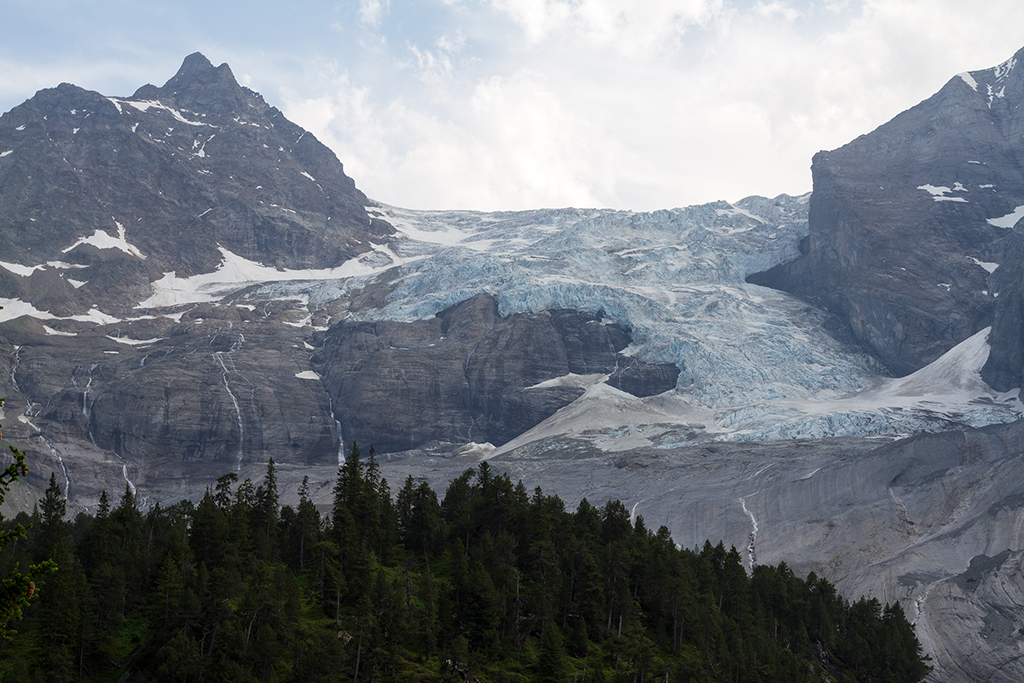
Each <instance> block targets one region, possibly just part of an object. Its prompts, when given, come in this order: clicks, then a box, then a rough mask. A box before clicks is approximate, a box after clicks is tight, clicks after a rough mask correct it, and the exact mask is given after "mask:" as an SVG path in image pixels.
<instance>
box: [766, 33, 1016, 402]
mask: <svg viewBox="0 0 1024 683" xmlns="http://www.w3.org/2000/svg"><path fill="white" fill-rule="evenodd" d="M1022 57H1024V54H1022V53H1018V54H1017V55H1016V56H1014V57H1013V58H1012V59H1010V60H1009V61H1007V62H1006V63H1004V64H1001V65H1000V66H998V67H995V68H994V69H990V70H985V71H976V72H971V73H967V74H962V75H959V76H955V77H954V78H952V79H951V80H950V81H949V82H948V83H947V84H946V85H945V86H944V87H943V88H942V89H941V90H940V91H939V92H938V93H936V94H935V95H934V96H932V97H931V98H929V99H927V100H925V101H924V102H922V103H921V104H919V105H917V106H915V107H913V108H912V109H909V110H907V111H906V112H904V113H902V114H900V115H899V116H897V117H896V118H895V119H893V120H892V121H890V122H889V123H886V124H885V125H883V126H880V127H879V128H878V129H877V130H875V131H874V132H872V133H870V134H868V135H863V136H861V137H859V138H857V139H856V140H854V141H853V142H850V143H849V144H847V145H845V146H843V147H841V148H839V149H837V150H833V151H831V152H820V153H818V154H817V155H815V157H814V160H813V163H812V167H811V172H812V176H813V182H814V192H813V194H812V195H811V202H810V214H809V224H810V236H809V239H808V240H807V242H806V243H804V245H803V246H802V250H803V251H804V255H803V256H802V257H801V258H799V259H797V260H796V261H794V262H792V263H788V264H785V265H782V266H778V267H776V268H774V269H772V270H770V271H768V272H765V273H761V274H758V275H755V276H752V277H751V278H749V281H750V282H756V283H759V284H765V285H768V286H772V287H776V288H780V289H783V290H785V291H789V292H793V293H795V294H798V295H800V296H802V297H806V298H808V299H810V300H812V301H815V302H818V303H821V304H823V305H824V306H826V307H827V308H829V309H830V310H832V311H833V312H835V313H837V314H839V315H841V316H842V317H843V318H845V319H846V320H847V321H848V322H849V324H850V327H851V328H852V330H853V332H854V334H855V335H856V337H857V338H858V339H859V340H860V341H861V342H862V343H864V344H865V345H866V346H868V347H869V348H871V349H872V350H873V351H874V352H875V353H876V354H877V355H878V356H879V358H881V359H882V360H883V362H885V363H886V365H887V366H888V367H889V369H890V370H891V371H892V372H893V373H895V374H897V375H904V374H907V373H909V372H911V371H914V370H917V369H918V368H920V367H922V366H924V365H925V364H927V363H929V362H931V361H932V360H934V359H935V358H936V357H938V356H939V355H941V354H942V353H943V352H945V351H946V350H948V349H949V348H950V347H952V346H953V345H954V344H956V343H958V342H960V341H962V340H963V339H966V338H967V337H969V336H970V335H972V334H973V333H974V332H976V331H977V330H979V329H981V328H982V327H985V326H986V325H988V324H989V321H990V319H991V317H992V314H993V308H994V305H995V303H996V301H995V299H994V298H993V291H992V287H991V285H990V284H989V283H988V278H989V274H990V272H991V271H992V270H993V269H994V268H995V266H996V265H997V264H999V263H1002V262H1003V258H1004V251H1005V248H1006V242H1007V240H1008V238H1009V235H1010V228H1012V227H1013V224H1014V222H1015V221H1016V219H1017V218H1018V217H1019V216H1016V214H1015V213H1014V212H1015V210H1016V208H1017V207H1018V206H1020V205H1022V204H1024V172H1022V170H1021V169H1022V166H1021V164H1022V162H1024V120H1022V119H1021V117H1020V115H1019V112H1020V107H1021V106H1022V105H1024V65H1020V64H1018V60H1019V59H1020V58H1022ZM998 336H999V335H998V334H997V337H998ZM993 353H994V354H996V355H998V353H997V352H995V351H994V352H993ZM1018 374H1019V373H1018ZM1019 384H1020V382H1019V380H1018V381H1017V382H1016V384H1014V386H1019Z"/></svg>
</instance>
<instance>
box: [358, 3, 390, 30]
mask: <svg viewBox="0 0 1024 683" xmlns="http://www.w3.org/2000/svg"><path fill="white" fill-rule="evenodd" d="M387 11H388V1H387V0H359V18H360V19H361V20H362V22H363V23H365V24H369V25H370V26H379V25H380V22H381V18H382V17H383V15H384V14H386V13H387Z"/></svg>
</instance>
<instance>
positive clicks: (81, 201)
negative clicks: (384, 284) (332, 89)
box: [0, 53, 392, 315]
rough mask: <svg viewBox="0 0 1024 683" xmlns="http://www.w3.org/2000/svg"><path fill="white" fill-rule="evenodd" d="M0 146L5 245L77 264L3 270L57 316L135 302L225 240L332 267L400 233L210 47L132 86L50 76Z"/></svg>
mask: <svg viewBox="0 0 1024 683" xmlns="http://www.w3.org/2000/svg"><path fill="white" fill-rule="evenodd" d="M0 148H2V149H3V151H4V152H5V157H4V158H3V159H2V160H0V223H2V224H3V225H4V226H6V229H4V230H0V253H2V254H3V259H4V260H5V261H6V262H10V263H14V264H21V265H24V266H26V267H36V266H37V265H38V264H41V263H45V262H47V261H59V262H65V263H68V264H70V266H69V268H66V269H64V272H62V271H61V270H59V269H56V268H49V269H45V268H37V269H36V271H35V272H33V273H32V276H31V277H28V278H24V279H21V278H15V277H11V276H8V275H5V276H4V277H3V278H2V279H0V296H6V297H22V298H27V299H30V300H33V301H38V302H40V304H42V305H45V306H50V308H49V309H48V310H51V311H52V312H53V313H55V314H58V315H67V314H69V313H84V312H85V311H87V310H89V308H91V307H93V306H97V307H99V308H100V309H101V310H105V311H107V312H110V313H116V311H118V310H120V311H124V310H127V309H130V308H131V307H132V306H134V305H135V304H137V303H138V302H140V301H142V300H144V299H146V298H147V296H148V295H149V283H150V282H153V281H155V280H157V279H159V278H161V277H162V276H163V275H164V274H165V273H168V272H171V271H174V272H175V273H176V275H177V276H178V277H186V276H189V275H194V274H197V273H204V272H210V271H212V270H214V269H215V268H216V267H217V265H218V264H219V263H220V262H221V260H222V259H223V255H222V253H221V252H220V251H219V248H221V247H222V248H224V249H227V250H229V251H231V252H233V253H235V254H237V255H239V256H242V257H244V258H247V259H250V260H253V261H258V262H261V263H265V264H268V265H274V266H277V267H279V268H309V267H317V268H323V267H332V266H338V265H340V264H342V263H343V262H345V261H346V260H348V259H350V258H352V257H353V256H356V255H358V254H360V253H362V252H364V251H366V250H367V249H369V246H368V244H367V240H366V238H367V237H379V236H382V235H387V234H390V233H391V232H392V229H391V227H390V226H389V225H387V224H386V223H384V222H383V221H380V220H378V219H373V218H371V217H370V216H369V215H367V213H366V211H365V209H364V206H365V204H366V203H367V200H366V197H365V196H364V195H363V194H362V192H360V191H359V190H357V189H356V187H355V184H354V183H353V181H352V180H351V178H349V177H348V176H346V175H345V173H344V170H343V168H342V165H341V163H340V162H339V161H338V159H337V157H335V155H334V154H333V153H332V152H331V151H330V150H328V149H327V148H326V147H324V146H323V145H322V144H321V143H320V142H318V141H317V140H316V138H315V137H313V135H312V134H310V133H308V132H306V131H304V130H302V129H301V128H299V127H298V126H296V125H295V124H293V123H291V122H290V121H288V120H287V119H286V118H285V117H284V116H283V115H282V114H281V112H280V111H279V110H277V109H276V108H274V107H271V106H269V105H267V104H266V102H264V100H263V98H262V97H260V96H259V95H258V94H257V93H254V92H252V91H251V90H248V89H246V88H243V87H242V86H240V85H238V83H236V82H235V79H234V77H233V76H232V74H231V70H230V69H229V68H228V66H227V65H226V64H223V65H221V66H219V67H214V66H213V65H212V64H210V62H209V61H208V60H207V59H206V58H205V57H203V56H202V55H201V54H198V53H196V54H193V55H190V56H189V57H187V58H186V59H185V62H184V63H183V64H182V67H181V69H180V70H179V71H178V73H177V74H175V76H174V77H173V78H171V79H170V80H169V81H168V82H167V83H166V84H165V85H164V86H163V87H161V88H158V87H155V86H151V85H147V86H143V87H142V88H140V89H139V90H138V91H137V92H136V93H135V94H134V95H133V96H132V97H128V98H108V97H104V96H103V95H100V94H99V93H96V92H90V91H87V90H83V89H82V88H78V87H76V86H73V85H69V84H62V85H60V86H58V87H56V88H52V89H48V90H42V91H40V92H39V93H37V94H36V95H35V96H34V97H33V98H32V99H30V100H28V101H27V102H25V103H24V104H22V105H20V106H18V107H15V108H14V109H12V110H11V111H10V112H8V113H6V114H5V115H4V116H3V117H0ZM104 242H105V243H106V244H107V245H109V244H122V243H123V245H124V246H122V247H120V248H116V249H109V248H100V247H98V246H97V245H100V246H104ZM127 245H131V246H132V247H134V250H132V249H130V248H128V246H127ZM72 269H73V270H74V274H73V275H66V271H68V270H72ZM67 277H72V279H74V280H75V281H77V282H84V283H85V284H84V285H81V286H78V287H76V286H74V285H72V284H71V283H70V282H69V281H68V280H67Z"/></svg>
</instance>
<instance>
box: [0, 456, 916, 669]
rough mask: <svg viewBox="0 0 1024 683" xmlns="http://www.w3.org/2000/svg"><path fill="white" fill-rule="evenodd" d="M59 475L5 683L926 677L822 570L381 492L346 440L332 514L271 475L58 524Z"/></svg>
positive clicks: (891, 629) (882, 623)
mask: <svg viewBox="0 0 1024 683" xmlns="http://www.w3.org/2000/svg"><path fill="white" fill-rule="evenodd" d="M66 512H67V511H66V503H65V500H64V498H63V495H62V492H61V489H60V487H59V486H58V484H57V482H56V479H54V478H52V477H51V480H50V486H49V488H48V489H47V490H46V493H45V497H44V498H43V500H42V501H41V502H40V504H39V505H38V506H37V507H36V509H35V511H34V512H33V514H31V515H28V514H25V513H22V514H19V515H18V517H17V518H15V519H13V520H5V522H4V524H5V526H7V527H13V526H14V525H16V524H18V523H20V524H23V525H24V526H26V527H28V526H29V525H31V527H30V529H29V531H28V536H27V538H26V539H19V540H17V541H16V542H14V543H10V544H9V545H8V546H7V547H5V548H3V550H2V556H0V565H2V566H0V571H2V573H3V575H5V576H6V575H7V574H8V573H9V572H10V571H11V570H19V568H20V570H24V569H25V568H27V567H29V566H31V565H34V564H38V563H40V562H42V561H44V560H53V561H54V562H55V563H56V565H57V567H58V569H57V570H56V571H54V572H52V573H49V574H46V575H45V576H44V577H42V578H41V579H39V580H38V581H37V583H36V584H34V593H35V594H34V595H33V596H32V600H31V604H30V605H29V606H28V607H27V608H25V609H24V610H23V614H24V616H23V618H22V619H21V620H19V621H12V622H11V623H9V624H8V630H9V632H10V633H9V637H8V638H7V639H6V640H3V641H0V678H2V680H3V681H11V682H14V681H18V682H21V681H24V682H34V681H40V682H43V681H45V682H46V683H60V682H63V681H111V682H114V681H122V682H125V683H128V682H133V683H141V682H145V681H168V682H170V681H181V682H185V681H206V682H210V683H212V682H214V681H231V682H236V683H237V682H245V681H260V682H270V681H282V682H284V681H342V682H345V683H398V682H423V683H426V682H428V681H438V682H444V683H447V682H462V683H475V682H477V681H479V682H480V683H491V682H493V683H528V682H537V683H686V682H688V681H714V682H719V681H720V682H722V683H725V682H730V683H746V682H754V681H787V682H794V683H798V682H801V681H835V682H837V683H840V682H842V683H845V682H850V683H852V682H867V681H872V682H876V683H882V682H892V683H897V682H907V683H909V682H912V681H919V680H921V679H922V678H923V677H924V676H925V675H926V674H927V672H928V671H929V667H928V665H927V662H926V661H924V660H923V659H922V655H921V646H920V644H919V642H918V641H917V639H916V637H915V635H914V631H913V627H912V626H911V624H910V623H909V622H908V621H907V619H906V617H905V616H904V613H903V611H902V609H901V608H900V607H899V605H898V604H894V605H882V604H880V603H879V602H878V601H877V600H874V599H870V600H869V599H858V600H856V601H854V602H850V601H849V600H847V599H845V598H844V597H842V596H840V595H838V594H837V593H836V590H835V588H834V587H833V586H832V585H831V584H830V583H829V582H828V581H826V580H824V579H822V578H819V577H816V576H815V575H814V574H811V575H810V576H808V577H806V578H801V577H798V576H795V575H794V574H793V572H792V571H791V570H790V569H789V568H788V567H787V566H786V565H785V564H779V565H778V566H764V565H758V566H754V567H753V568H751V567H750V566H749V565H748V564H747V563H745V562H744V558H743V557H742V556H741V554H740V553H739V552H738V551H737V550H736V549H735V548H730V549H726V548H725V547H723V545H722V544H721V543H719V544H718V545H712V543H711V542H705V544H704V546H703V547H702V548H680V547H677V545H676V544H675V543H674V542H673V540H672V538H671V537H670V535H669V533H668V530H667V529H666V528H665V527H662V528H660V529H658V530H652V529H648V528H647V527H646V526H645V524H644V520H643V518H642V517H636V518H635V519H631V516H630V514H629V511H628V510H627V509H626V508H625V506H624V505H622V503H620V502H618V501H610V502H608V503H606V504H604V505H603V506H602V507H597V506H594V505H591V504H590V503H588V502H587V501H586V500H583V501H581V502H580V503H579V505H578V506H577V507H576V509H575V510H567V509H566V505H565V503H564V502H563V501H562V500H560V499H559V498H558V497H556V496H552V495H545V494H544V493H543V491H541V489H540V488H537V489H535V490H534V491H533V492H529V491H527V489H526V488H525V486H524V485H523V484H522V482H519V483H513V482H512V481H511V480H510V478H509V477H508V476H507V475H504V474H501V475H498V474H495V473H494V472H493V471H492V469H491V468H490V467H489V466H488V464H487V463H486V462H483V463H481V464H480V465H479V466H478V467H477V468H475V469H469V470H466V471H465V472H464V473H463V474H462V475H461V476H459V477H458V478H456V479H454V480H453V481H451V482H450V484H449V486H448V488H447V490H446V491H445V492H444V495H443V496H442V497H440V498H439V497H438V495H437V494H436V493H435V491H434V490H433V489H431V488H430V487H429V486H427V484H425V483H419V484H417V482H415V481H413V480H412V479H411V478H409V479H407V480H406V481H405V482H404V483H402V484H401V485H400V487H399V488H398V490H397V493H396V492H394V491H393V490H392V488H391V487H390V485H389V483H388V482H387V481H386V480H385V479H383V478H382V477H381V475H380V472H379V469H378V467H377V464H376V462H375V459H374V457H373V452H372V449H371V451H370V453H369V454H368V457H365V458H363V457H361V454H360V451H359V448H358V447H357V446H355V444H353V447H352V449H351V454H350V456H349V457H348V458H347V461H346V463H345V464H344V465H343V466H342V467H340V468H339V471H338V476H337V480H336V483H335V487H334V498H333V507H332V509H330V510H326V509H325V510H323V511H322V512H321V510H319V509H318V508H317V507H316V506H315V505H314V504H313V503H312V501H311V500H310V496H309V487H308V485H307V484H306V482H304V484H303V488H302V489H301V490H300V502H299V504H298V506H297V507H291V506H281V505H280V504H279V500H278V491H277V481H276V476H275V469H274V463H273V461H271V462H270V463H269V465H268V467H267V472H266V476H265V478H264V479H263V481H262V482H261V483H259V484H258V485H255V484H254V483H253V482H252V481H250V480H244V481H239V480H238V477H237V475H235V474H234V473H231V474H226V475H224V476H223V477H221V478H220V479H219V480H218V481H217V484H216V486H215V487H214V488H213V489H212V490H207V492H206V494H205V496H204V497H203V498H202V499H201V500H200V501H199V502H198V503H192V502H188V501H183V502H180V503H177V504H175V505H173V506H169V507H162V506H155V507H152V508H151V509H148V510H145V511H143V510H142V509H141V508H140V505H139V501H137V500H136V498H135V496H134V495H133V494H132V492H131V491H130V490H127V489H126V490H125V492H124V494H123V495H122V496H120V498H119V499H115V500H111V499H108V498H107V496H106V494H104V496H103V498H102V499H101V501H100V505H99V506H98V508H97V509H96V510H95V514H86V513H81V514H78V515H77V516H75V517H74V518H73V519H68V516H67V514H66Z"/></svg>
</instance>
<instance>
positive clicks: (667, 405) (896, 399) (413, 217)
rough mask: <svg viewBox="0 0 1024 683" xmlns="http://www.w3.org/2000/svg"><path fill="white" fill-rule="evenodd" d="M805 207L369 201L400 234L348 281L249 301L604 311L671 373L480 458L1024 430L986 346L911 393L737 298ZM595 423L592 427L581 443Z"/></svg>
mask: <svg viewBox="0 0 1024 683" xmlns="http://www.w3.org/2000/svg"><path fill="white" fill-rule="evenodd" d="M808 199H809V195H803V196H800V197H791V196H788V195H780V196H779V197H776V198H774V199H767V198H763V197H749V198H747V199H744V200H741V201H739V202H736V203H734V204H733V203H728V202H724V201H720V202H714V203H710V204H704V205H700V206H692V207H685V208H676V209H670V210H661V211H654V212H632V211H621V210H606V209H575V208H566V209H540V210H533V211H515V212H490V213H488V212H475V211H420V210H412V209H402V208H399V207H394V206H389V205H385V204H380V203H374V204H373V205H371V206H369V207H367V209H368V211H369V212H370V213H371V215H375V216H377V217H379V218H382V219H384V220H386V221H388V222H389V223H391V224H392V225H393V226H394V227H395V228H396V230H397V234H396V235H395V236H394V237H393V238H392V239H391V240H390V241H389V242H388V243H387V244H381V245H378V244H373V245H371V246H372V247H373V250H372V251H370V252H368V253H366V254H364V255H362V256H360V257H358V258H357V259H354V260H353V261H354V262H353V263H349V264H346V268H345V269H344V270H345V272H346V273H357V272H360V271H362V272H361V273H360V274H358V275H353V276H351V277H344V278H329V279H323V276H324V275H325V273H324V272H323V271H319V272H312V271H310V272H308V273H304V272H303V271H290V272H289V273H287V274H285V273H281V272H280V271H279V272H277V273H276V274H275V276H274V278H273V279H274V280H276V281H275V282H268V283H265V284H264V285H263V286H262V287H259V288H256V289H255V290H253V291H252V292H251V294H249V296H252V297H253V298H264V299H265V298H301V299H303V300H304V301H306V302H308V303H307V305H308V306H309V307H310V308H317V307H322V306H325V305H327V304H329V303H331V302H334V301H337V300H340V299H344V298H346V297H349V296H351V295H352V294H353V293H354V292H356V291H359V290H362V289H365V288H371V287H385V288H386V289H387V295H386V298H384V304H383V305H382V306H379V307H377V308H374V309H371V310H351V311H345V312H343V313H341V314H338V315H335V316H333V317H332V320H331V322H336V321H337V320H339V319H341V318H348V319H352V320H396V321H412V320H417V319H423V318H427V317H430V316H433V315H434V314H436V313H438V312H439V311H441V310H444V309H445V308H447V307H449V306H452V305H454V304H456V303H459V302H460V301H463V300H465V299H467V298H469V297H471V296H473V295H476V294H479V293H481V292H486V293H489V294H492V295H493V296H495V297H496V298H497V300H498V302H499V309H500V312H501V313H502V314H503V315H508V314H513V313H538V312H542V311H545V310H549V309H555V308H574V309H581V310H587V311H594V312H600V313H602V314H603V316H604V317H605V318H607V319H609V320H614V321H615V322H618V323H620V324H623V325H626V326H628V327H629V328H630V330H631V332H632V337H633V343H632V344H631V345H630V347H629V348H628V349H627V350H626V353H628V354H629V355H632V356H636V357H638V358H640V359H642V360H644V361H647V362H653V363H674V364H675V365H676V366H677V367H679V368H680V371H681V374H680V377H679V382H678V385H677V387H676V389H675V391H674V392H670V394H669V395H667V396H666V395H662V396H655V397H648V398H636V397H634V396H631V395H629V394H624V393H623V392H620V391H617V390H615V389H613V388H611V387H609V386H607V385H604V384H603V383H602V382H603V379H604V378H596V379H591V385H590V388H589V389H588V390H587V392H586V393H585V394H584V395H583V396H581V397H580V398H579V399H577V401H576V402H575V403H573V404H571V405H570V406H567V407H566V408H563V409H562V410H561V411H560V412H559V413H556V414H555V415H553V416H552V417H551V418H549V419H548V420H546V421H545V422H544V423H542V424H540V425H538V426H537V427H535V428H534V429H533V430H531V431H530V432H528V433H526V434H524V435H522V436H520V437H519V438H517V439H516V440H514V441H513V442H511V443H510V444H506V445H505V446H503V447H501V448H499V449H497V450H495V451H493V453H492V454H493V455H498V454H501V453H503V452H507V451H508V450H510V449H513V448H515V447H518V446H521V445H523V444H524V443H528V442H530V441H531V440H537V439H542V438H550V437H554V436H556V435H558V434H561V435H568V434H573V435H574V438H583V439H589V440H591V441H592V442H593V443H594V445H595V446H597V447H598V448H600V449H602V450H616V451H617V450H624V449H627V448H633V447H637V446H654V447H658V448H671V447H674V446H677V445H680V444H681V443H683V442H693V441H701V440H778V439H804V438H820V437H827V436H876V437H890V438H898V437H903V436H906V435H910V434H916V433H920V432H929V431H939V430H945V429H951V428H960V427H976V426H981V425H986V424H993V423H1006V422H1011V421H1013V420H1016V419H1018V418H1019V417H1020V416H1021V415H1022V414H1024V405H1022V404H1021V402H1020V400H1019V399H1018V394H1017V392H1016V391H1014V392H1009V393H999V392H996V391H994V390H992V389H991V388H990V387H988V386H987V385H986V384H985V383H984V382H983V381H982V380H981V379H980V376H979V374H978V373H979V371H980V368H981V366H982V365H984V362H985V358H987V353H988V345H987V342H986V339H987V330H983V331H981V332H979V333H978V334H976V335H975V336H973V337H972V338H971V339H969V340H965V341H964V342H963V343H962V344H961V345H960V346H958V347H957V348H955V349H953V350H951V351H950V352H949V353H948V354H946V356H943V357H942V358H940V359H939V360H937V361H936V362H935V363H934V364H933V365H932V366H929V367H928V368H925V369H923V370H921V371H919V372H918V373H915V374H914V375H912V376H911V377H909V378H905V379H904V380H900V379H894V378H888V377H885V376H884V375H885V372H884V368H883V367H882V366H881V365H880V364H879V363H878V362H877V361H876V360H875V359H874V358H873V357H872V356H870V355H868V354H867V353H865V352H863V351H862V350H861V349H860V348H859V347H857V346H856V345H854V344H852V343H850V342H849V341H848V340H846V339H844V336H843V334H841V333H835V330H836V329H838V328H837V325H836V322H835V320H834V319H832V317H831V315H830V314H828V313H826V312H824V311H822V310H820V309H818V308H816V307H815V306H812V305H810V304H808V303H807V302H805V301H801V300H799V299H797V298H795V297H793V296H791V295H789V294H786V293H783V292H779V291H775V290H772V289H767V288H765V287H761V286H758V285H753V284H749V283H747V282H745V278H746V277H747V276H748V275H750V274H752V273H756V272H761V271H764V270H767V269H769V268H771V267H773V266H775V265H778V264H780V263H784V262H787V261H790V260H793V259H795V258H796V257H797V256H798V255H799V253H800V252H799V246H800V241H801V240H802V239H804V238H806V237H807V235H808V226H807V206H808ZM304 276H305V277H307V278H308V279H299V278H302V277H304ZM574 381H578V380H574ZM599 416H600V422H601V424H602V425H603V429H602V430H600V431H601V433H600V434H594V433H593V430H592V429H591V428H590V427H592V425H593V424H595V422H597V421H598V417H599ZM588 434H589V436H588Z"/></svg>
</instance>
